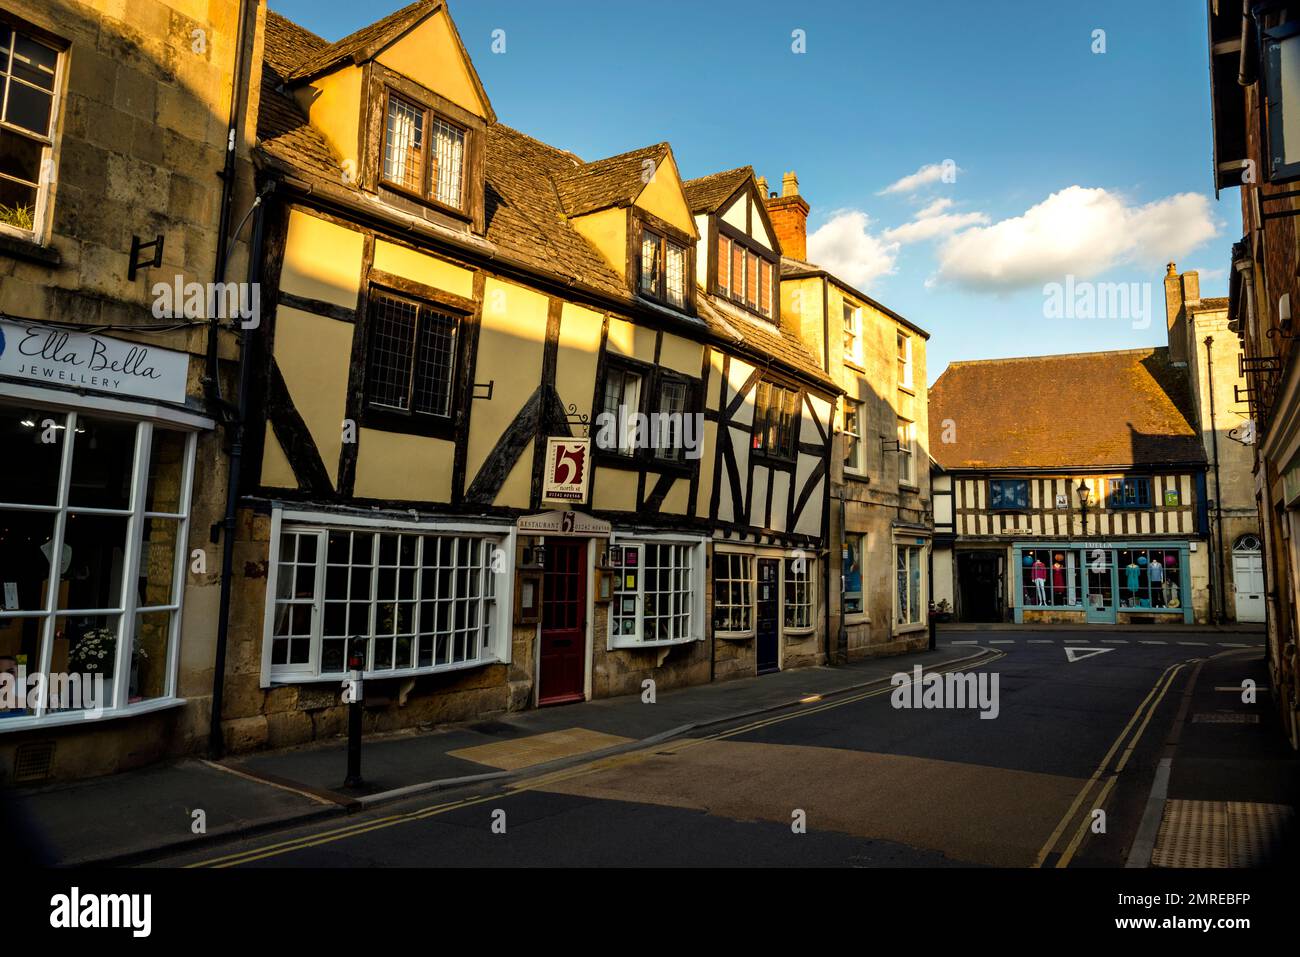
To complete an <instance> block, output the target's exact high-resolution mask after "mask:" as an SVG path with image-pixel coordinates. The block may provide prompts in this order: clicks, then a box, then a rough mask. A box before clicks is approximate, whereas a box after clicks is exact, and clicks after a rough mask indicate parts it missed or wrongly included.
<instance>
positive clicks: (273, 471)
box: [262, 422, 298, 488]
mask: <svg viewBox="0 0 1300 957" xmlns="http://www.w3.org/2000/svg"><path fill="white" fill-rule="evenodd" d="M262 484H263V485H265V486H267V487H268V488H297V487H298V477H297V476H296V475H294V474H293V466H292V465H290V464H289V458H288V456H286V455H285V454H284V449H283V448H282V447H281V446H280V440H279V439H277V438H276V437H275V430H274V429H273V428H271V423H270V422H267V423H266V441H265V442H264V443H263V444H262Z"/></svg>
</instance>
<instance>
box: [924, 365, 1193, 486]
mask: <svg viewBox="0 0 1300 957" xmlns="http://www.w3.org/2000/svg"><path fill="white" fill-rule="evenodd" d="M949 421H950V422H951V424H952V426H953V427H954V429H955V432H956V441H955V442H953V443H944V442H943V441H942V436H943V434H944V432H945V428H946V426H945V423H946V422H949ZM1195 421H1196V416H1195V414H1194V412H1193V411H1192V399H1191V391H1190V388H1189V385H1188V381H1187V370H1186V367H1183V366H1174V365H1173V364H1172V363H1171V362H1170V360H1169V350H1168V349H1167V348H1165V347H1163V346H1161V347H1159V348H1154V349H1132V350H1124V351H1116V352H1089V353H1076V354H1072V355H1059V356H1030V357H1027V358H1020V359H989V360H981V361H975V362H954V363H952V364H951V365H949V366H948V368H947V369H946V370H945V371H944V373H943V375H941V376H940V377H939V379H938V381H937V382H935V384H934V385H933V386H932V387H931V388H930V436H931V449H930V453H931V455H933V456H934V458H935V460H936V461H937V462H938V463H939V464H940V465H941V466H943V467H944V468H945V469H984V468H988V469H1014V468H1069V467H1071V466H1077V467H1085V466H1128V465H1158V464H1161V463H1168V462H1204V461H1205V450H1204V447H1203V446H1202V445H1201V438H1200V433H1199V432H1198V431H1197V429H1196V427H1195V425H1194V424H1193V423H1194V422H1195Z"/></svg>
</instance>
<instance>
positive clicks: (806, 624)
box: [785, 558, 816, 630]
mask: <svg viewBox="0 0 1300 957" xmlns="http://www.w3.org/2000/svg"><path fill="white" fill-rule="evenodd" d="M815 581H816V576H815V574H814V573H813V559H811V558H787V559H786V561H785V627H786V628H790V629H794V630H800V629H808V628H811V627H812V626H813V582H815Z"/></svg>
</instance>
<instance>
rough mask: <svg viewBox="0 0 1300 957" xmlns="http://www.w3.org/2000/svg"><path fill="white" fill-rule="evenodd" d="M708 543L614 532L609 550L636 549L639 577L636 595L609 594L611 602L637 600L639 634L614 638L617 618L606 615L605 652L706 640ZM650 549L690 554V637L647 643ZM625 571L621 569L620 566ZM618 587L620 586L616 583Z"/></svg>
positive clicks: (614, 590)
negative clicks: (675, 548)
mask: <svg viewBox="0 0 1300 957" xmlns="http://www.w3.org/2000/svg"><path fill="white" fill-rule="evenodd" d="M707 542H708V539H705V538H695V537H684V536H680V535H657V534H635V535H629V534H626V533H625V534H619V533H617V532H615V533H614V534H612V535H611V536H610V539H609V547H610V548H616V547H617V548H635V549H636V551H637V576H636V591H635V592H634V593H632V592H629V591H628V590H626V589H619V588H612V589H611V590H610V601H611V603H612V602H615V601H620V600H621V599H622V597H623V596H625V595H628V594H633V595H634V597H635V600H636V611H635V613H634V614H635V621H636V631H635V632H634V633H633V634H630V635H615V634H614V627H613V622H614V615H613V614H607V615H606V619H607V625H606V629H605V631H606V645H605V647H606V649H607V650H613V649H615V648H664V647H671V646H673V645H688V644H690V643H691V642H695V641H703V640H704V637H705V622H704V599H703V596H704V574H705V573H704V565H705V560H704V559H705V544H706V543H707ZM647 545H680V546H683V547H685V548H687V549H688V550H689V554H690V561H691V570H690V571H691V583H690V587H689V588H688V593H689V595H690V600H691V610H690V629H691V634H690V635H687V636H686V637H681V638H670V639H658V640H656V641H645V640H643V639H644V636H645V581H646V576H645V567H646V566H645V551H646V546H647ZM620 567H622V566H620ZM616 584H619V583H616ZM620 617H622V616H620Z"/></svg>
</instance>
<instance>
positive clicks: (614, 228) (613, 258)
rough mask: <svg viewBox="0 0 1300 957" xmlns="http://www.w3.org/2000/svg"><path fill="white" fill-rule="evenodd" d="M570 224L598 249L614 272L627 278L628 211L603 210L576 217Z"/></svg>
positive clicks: (616, 209)
mask: <svg viewBox="0 0 1300 957" xmlns="http://www.w3.org/2000/svg"><path fill="white" fill-rule="evenodd" d="M569 222H570V223H571V224H572V226H573V228H574V229H576V230H577V231H578V232H579V233H581V234H582V236H583V238H585V239H586V240H587V241H588V242H589V243H591V244H592V245H593V246H595V247H596V251H597V252H599V253H600V255H601V256H602V257H603V258H604V260H605V262H606V263H608V264H609V267H610V268H611V269H613V270H614V272H616V273H618V274H619V275H620V276H623V277H624V278H626V277H627V210H625V209H618V208H614V209H602V210H600V211H599V212H595V213H588V214H587V215H586V216H575V217H573V219H571V220H569Z"/></svg>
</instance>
